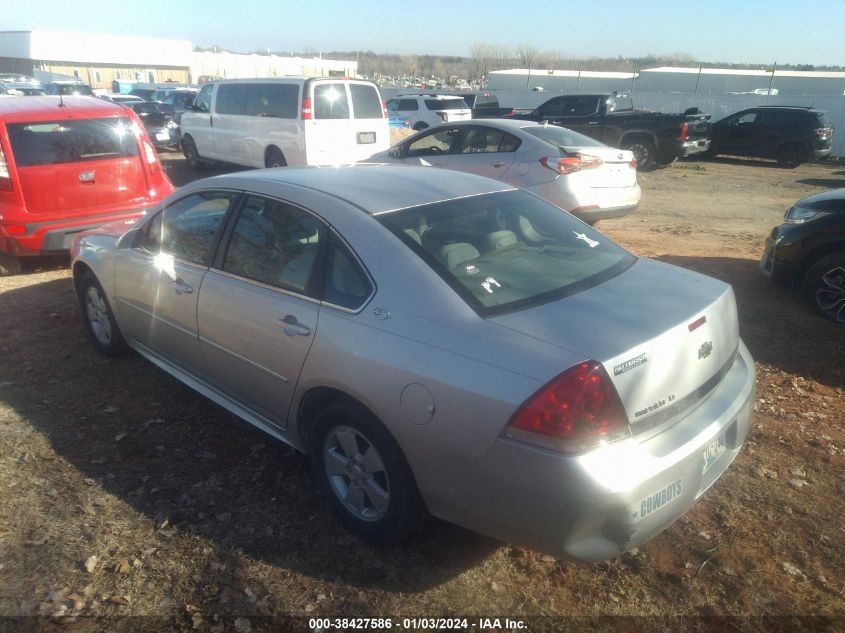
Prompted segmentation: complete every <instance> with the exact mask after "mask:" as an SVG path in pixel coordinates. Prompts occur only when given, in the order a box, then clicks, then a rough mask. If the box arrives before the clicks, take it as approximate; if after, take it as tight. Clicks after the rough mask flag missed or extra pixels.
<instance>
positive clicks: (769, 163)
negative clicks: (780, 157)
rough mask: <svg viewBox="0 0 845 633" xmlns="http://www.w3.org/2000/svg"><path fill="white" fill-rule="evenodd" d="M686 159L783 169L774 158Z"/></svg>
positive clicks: (718, 157)
mask: <svg viewBox="0 0 845 633" xmlns="http://www.w3.org/2000/svg"><path fill="white" fill-rule="evenodd" d="M685 160H687V161H695V162H700V163H716V164H719V165H741V166H746V167H768V168H772V169H785V168H783V167H781V166H780V165H778V164H777V162H776V161H774V160H764V159H762V158H750V157H749V158H739V157H734V156H690V157H688V158H687V159H685Z"/></svg>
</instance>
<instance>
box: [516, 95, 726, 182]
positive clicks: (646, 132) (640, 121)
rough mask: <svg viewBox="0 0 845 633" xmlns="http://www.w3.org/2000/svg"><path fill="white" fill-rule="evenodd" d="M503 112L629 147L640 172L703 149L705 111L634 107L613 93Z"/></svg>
mask: <svg viewBox="0 0 845 633" xmlns="http://www.w3.org/2000/svg"><path fill="white" fill-rule="evenodd" d="M506 116H509V118H516V119H524V120H527V121H537V122H540V123H544V122H545V123H551V124H553V125H560V126H561V127H566V128H569V129H570V130H574V131H576V132H580V133H581V134H584V135H586V136H589V137H590V138H594V139H596V140H597V141H601V142H602V143H605V144H606V145H610V146H611V147H618V148H620V149H629V150H631V151H632V152H634V156H635V158H636V159H637V166H638V167H639V169H641V170H644V171H645V170H649V169H653V168H655V167H663V166H666V165H670V164H671V163H672V162H673V161H674V160H675V159H676V158H678V157H680V156H684V155H687V154H693V153H698V152H703V151H705V150H704V147H705V146H706V144H707V136H708V134H709V130H710V125H709V123H708V120H709V118H710V115H702V114H699V113H698V110H697V109H696V108H691V109H690V110H687V112H685V113H684V114H663V113H661V112H650V111H647V110H635V109H634V105H633V102H632V101H631V98H630V97H629V96H627V95H621V94H616V93H614V94H578V95H563V96H559V97H553V98H551V99H549V100H548V101H546V102H545V103H543V104H541V105H540V106H539V107H538V108H536V109H534V110H530V111H515V112H514V114H512V115H506Z"/></svg>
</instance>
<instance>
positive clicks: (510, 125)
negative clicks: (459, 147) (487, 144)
mask: <svg viewBox="0 0 845 633" xmlns="http://www.w3.org/2000/svg"><path fill="white" fill-rule="evenodd" d="M479 125H483V126H486V127H492V128H498V129H500V130H510V131H517V130H524V129H525V128H529V127H544V125H543V124H542V123H537V122H536V121H525V120H523V119H465V120H463V121H452V122H451V123H438V124H437V125H432V126H431V127H427V128H425V130H422V131H423V132H431V131H432V130H440V129H443V128H453V127H457V128H462V127H474V126H479ZM550 127H552V126H550ZM554 127H561V126H554ZM566 129H569V128H566ZM408 138H411V137H408ZM404 140H405V139H403V140H402V142H404Z"/></svg>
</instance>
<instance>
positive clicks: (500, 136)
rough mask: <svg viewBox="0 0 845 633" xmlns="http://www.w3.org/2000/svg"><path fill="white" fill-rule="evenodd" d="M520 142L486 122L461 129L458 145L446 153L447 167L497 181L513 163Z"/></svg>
mask: <svg viewBox="0 0 845 633" xmlns="http://www.w3.org/2000/svg"><path fill="white" fill-rule="evenodd" d="M520 144H521V142H520V140H519V139H518V138H517V137H516V136H514V135H513V134H509V133H508V132H505V131H504V130H499V129H496V128H493V127H488V126H486V125H479V126H473V127H472V128H470V129H466V128H465V129H464V135H463V137H462V139H461V142H460V145H459V146H458V147H457V148H456V150H455V151H454V152H453V153H452V154H450V157H449V161H448V167H449V169H454V170H456V171H466V172H469V173H471V174H478V175H479V176H486V177H487V178H494V179H496V180H501V179H502V177H503V176H504V175H505V174H506V173H507V172H508V170H509V169H510V168H511V165H513V162H514V158H515V156H516V149H517V148H518V147H519V145H520Z"/></svg>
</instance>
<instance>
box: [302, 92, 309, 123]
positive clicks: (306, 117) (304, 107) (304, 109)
mask: <svg viewBox="0 0 845 633" xmlns="http://www.w3.org/2000/svg"><path fill="white" fill-rule="evenodd" d="M302 120H303V121H310V120H311V99H309V98H308V97H305V98H304V99H303V100H302Z"/></svg>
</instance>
